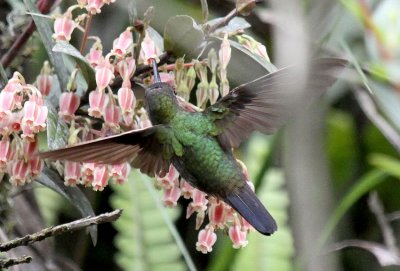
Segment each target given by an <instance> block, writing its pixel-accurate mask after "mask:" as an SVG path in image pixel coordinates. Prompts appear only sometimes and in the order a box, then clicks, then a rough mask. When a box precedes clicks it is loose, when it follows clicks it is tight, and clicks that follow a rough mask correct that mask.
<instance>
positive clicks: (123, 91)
mask: <svg viewBox="0 0 400 271" xmlns="http://www.w3.org/2000/svg"><path fill="white" fill-rule="evenodd" d="M118 104H119V106H120V107H121V111H122V114H123V115H129V114H131V113H132V112H133V110H134V109H135V106H136V97H135V95H134V94H133V91H132V89H130V88H126V87H122V88H120V89H119V90H118Z"/></svg>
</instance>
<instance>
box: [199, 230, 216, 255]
mask: <svg viewBox="0 0 400 271" xmlns="http://www.w3.org/2000/svg"><path fill="white" fill-rule="evenodd" d="M216 241H217V235H216V234H215V232H214V228H213V227H212V226H206V228H205V229H203V230H201V231H200V232H199V237H198V241H197V242H196V249H197V251H201V252H202V253H204V254H207V253H208V252H211V251H212V247H213V245H214V244H215V242H216Z"/></svg>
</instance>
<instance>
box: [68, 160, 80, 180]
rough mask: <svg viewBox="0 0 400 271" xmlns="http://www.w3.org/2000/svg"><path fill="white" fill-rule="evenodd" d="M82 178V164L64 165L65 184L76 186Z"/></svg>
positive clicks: (69, 162) (70, 163) (69, 163)
mask: <svg viewBox="0 0 400 271" xmlns="http://www.w3.org/2000/svg"><path fill="white" fill-rule="evenodd" d="M80 178H81V164H80V163H76V162H71V161H65V165H64V181H65V182H64V184H65V185H67V186H75V185H76V184H77V183H79V179H80Z"/></svg>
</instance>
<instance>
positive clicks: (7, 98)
mask: <svg viewBox="0 0 400 271" xmlns="http://www.w3.org/2000/svg"><path fill="white" fill-rule="evenodd" d="M14 106H15V100H14V93H12V92H8V91H4V90H3V91H2V92H1V93H0V120H5V119H7V118H8V117H9V116H10V115H11V111H12V110H13V109H14Z"/></svg>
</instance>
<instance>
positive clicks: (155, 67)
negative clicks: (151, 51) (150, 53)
mask: <svg viewBox="0 0 400 271" xmlns="http://www.w3.org/2000/svg"><path fill="white" fill-rule="evenodd" d="M151 62H152V65H153V73H154V83H160V82H161V78H160V74H159V73H158V67H157V62H156V60H155V59H154V58H152V59H151Z"/></svg>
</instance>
